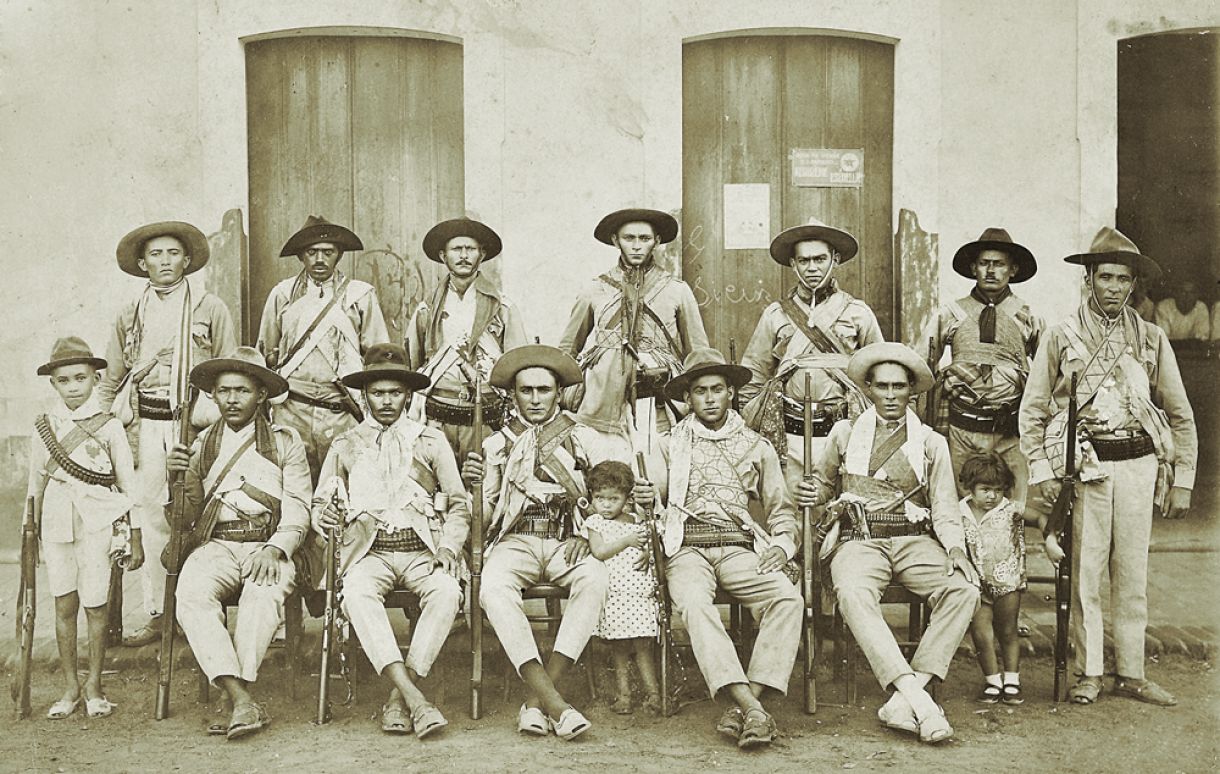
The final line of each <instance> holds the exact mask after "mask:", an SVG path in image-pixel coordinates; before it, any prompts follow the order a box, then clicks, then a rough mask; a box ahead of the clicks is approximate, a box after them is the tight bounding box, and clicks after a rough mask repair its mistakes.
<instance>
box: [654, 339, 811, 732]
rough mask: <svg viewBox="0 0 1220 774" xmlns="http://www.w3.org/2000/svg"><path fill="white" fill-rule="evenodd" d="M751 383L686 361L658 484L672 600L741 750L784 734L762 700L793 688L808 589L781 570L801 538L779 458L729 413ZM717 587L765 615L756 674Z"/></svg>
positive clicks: (710, 360)
mask: <svg viewBox="0 0 1220 774" xmlns="http://www.w3.org/2000/svg"><path fill="white" fill-rule="evenodd" d="M749 380H750V371H749V370H748V369H746V368H743V367H742V366H738V365H732V364H729V363H726V362H725V359H724V356H723V355H721V354H720V352H718V351H717V350H715V349H711V348H706V349H697V350H695V351H694V352H692V353H691V354H690V356H688V357H687V358H686V362H685V363H684V365H683V369H682V373H681V374H679V375H678V376H676V377H674V379H673V380H671V381H670V382H669V384H668V385H666V387H665V392H666V394H667V395H668V396H669V397H670V399H672V400H680V401H684V402H685V403H686V404H687V405H688V406H690V408H691V413H690V414H688V415H687V416H686V418H684V419H683V420H682V421H680V422H678V424H677V425H676V426H675V427H674V428H673V430H671V431H670V433H669V434H668V435H667V436H666V437H665V438H664V439H662V443H661V451H662V455H663V457H664V459H665V463H666V464H665V470H664V475H663V476H660V477H659V479H660V481H661V483H662V488H663V489H664V490H667V491H666V492H665V494H667V496H668V503H669V508H668V509H667V510H666V512H665V514H666V518H665V533H664V538H663V539H664V546H665V553H666V555H667V556H669V559H668V569H667V579H668V583H669V595H670V599H672V600H673V604H674V608H675V610H676V611H677V613H678V615H680V616H681V617H682V621H683V623H684V624H685V626H686V630H687V632H689V634H690V642H691V647H692V648H693V650H694V653H695V661H697V662H698V664H699V670H700V671H701V672H702V673H703V679H704V680H706V681H707V686H708V690H709V691H710V692H711V694H712V696H713V697H714V696H716V694H717V693H720V692H721V691H723V692H724V693H727V694H728V696H729V698H730V699H731V700H732V704H731V706H730V707H729V709H728V710H726V711H725V713H724V714H723V715H722V716H721V718H720V720H719V721H718V722H717V724H716V730H717V731H719V732H720V733H722V734H724V735H726V736H728V737H730V738H732V739H733V740H734V741H735V742H737V746H738V747H741V748H748V747H756V746H759V745H765V744H770V743H771V741H772V740H773V739H774V738H775V734H776V727H775V719H774V718H772V717H771V715H770V713H768V712H767V711H766V709H764V708H763V705H762V703H761V702H760V701H759V698H760V697H761V696H762V695H763V693H764V691H767V690H770V691H776V692H778V693H781V694H784V693H787V692H788V678H789V677H790V676H791V674H792V665H793V663H794V662H795V661H796V650H797V644H798V643H799V642H800V638H801V618H802V615H803V604H802V600H801V593H800V592H799V591H798V590H797V588H796V586H795V585H794V584H793V582H792V581H791V580H789V578H788V576H786V575H785V574H784V572H783V570H784V565H785V564H786V563H787V562H788V561H790V560H791V559H792V558H793V556H795V555H796V549H797V546H798V544H799V540H800V538H799V533H798V531H797V523H796V510H795V508H794V507H793V504H792V498H791V496H790V495H789V494H788V487H787V486H786V484H785V483H784V474H783V469H782V468H781V467H780V463H779V456H778V455H776V453H775V450H774V449H773V448H772V447H771V445H770V444H769V443H767V441H766V440H765V439H764V438H763V437H762V436H761V435H759V434H758V433H756V432H754V431H753V430H751V429H750V428H748V427H746V425H745V422H744V421H742V419H741V415H739V414H738V413H737V412H736V411H733V410H732V408H730V406H731V404H732V399H733V392H734V391H735V390H737V389H738V388H740V387H741V386H742V385H743V384H745V383H746V382H748V381H749ZM635 497H636V503H637V504H639V505H641V506H643V507H647V506H648V505H650V504H651V503H652V501H653V499H654V498H655V497H656V489H654V488H653V486H652V484H651V483H649V482H640V483H638V484H637V486H636V490H635ZM751 501H754V502H756V503H759V504H761V505H762V509H763V512H764V513H765V515H766V522H767V530H766V531H763V530H762V529H761V528H757V527H755V526H754V519H753V517H752V516H751V515H750V511H749V503H750V502H751ZM717 587H719V588H723V589H724V590H725V591H727V592H728V593H729V594H731V595H733V597H734V598H735V599H737V600H738V601H740V602H741V603H742V604H744V605H746V606H747V607H749V608H750V613H751V614H752V615H755V616H758V617H759V618H760V622H759V629H758V637H757V638H756V639H755V641H754V653H753V655H752V656H751V658H750V667H749V670H745V669H742V666H741V660H740V659H739V658H738V656H737V651H736V649H735V647H734V645H733V641H732V639H731V638H730V637H729V634H728V632H727V631H725V628H724V622H723V621H721V620H720V612H719V611H718V610H717V608H716V605H715V603H714V600H715V597H716V589H717Z"/></svg>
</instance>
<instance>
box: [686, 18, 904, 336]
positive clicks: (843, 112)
mask: <svg viewBox="0 0 1220 774" xmlns="http://www.w3.org/2000/svg"><path fill="white" fill-rule="evenodd" d="M682 134H683V137H682V139H683V144H682V162H683V194H682V225H683V230H684V236H683V253H682V256H683V259H682V261H683V262H682V266H683V277H684V278H685V279H686V281H687V282H689V283H690V284H691V286H692V288H693V289H694V292H695V296H696V298H697V300H698V301H699V302H700V306H701V308H702V312H703V320H704V323H705V325H706V327H707V331H708V335H709V337H710V338H711V340H712V344H713V346H716V347H719V348H720V349H721V350H723V351H725V352H726V354H727V347H728V342H729V339H730V338H734V339H736V341H737V343H738V348H739V349H742V348H744V346H745V343H746V342H747V341H748V340H749V336H750V334H751V333H752V332H753V330H754V326H755V324H756V323H757V322H758V318H759V315H760V314H761V313H762V310H763V309H764V308H765V307H766V305H767V303H769V302H770V301H772V300H775V299H778V298H779V297H780V296H781V294H782V293H784V292H786V291H787V290H789V289H790V288H791V286H792V282H793V280H792V274H791V271H789V270H783V271H781V269H782V268H783V267H781V266H779V265H778V264H776V263H775V262H774V261H772V260H771V258H770V256H769V255H768V253H767V250H766V249H765V247H759V248H751V249H726V248H725V241H724V236H725V231H724V229H725V223H724V211H725V201H724V200H725V186H726V185H733V184H750V183H753V184H766V185H768V186H769V192H768V193H769V196H768V199H767V204H768V207H767V209H768V211H769V225H768V230H767V240H768V241H769V239H770V238H771V237H774V236H775V234H777V233H779V232H780V231H781V230H782V229H784V228H788V227H790V226H795V225H800V224H802V223H804V222H806V221H807V220H808V219H809V218H810V217H817V218H818V219H820V220H822V221H825V222H827V223H829V224H831V225H835V226H838V227H840V228H844V229H846V230H847V231H850V232H851V233H852V234H854V235H855V236H856V238H857V239H859V240H860V254H859V256H858V257H857V258H856V259H855V260H853V261H851V262H850V263H847V264H846V265H844V266H843V267H842V268H841V269H840V270H839V273H838V275H837V276H838V278H839V282H840V283H841V285H842V286H843V287H844V288H845V289H846V290H847V291H848V292H849V293H852V294H853V295H855V296H857V297H860V298H863V299H864V300H865V301H867V302H868V303H869V305H871V306H872V308H873V310H874V311H875V312H876V313H877V318H878V320H879V321H880V323H881V329H882V331H883V332H884V333H885V335H886V337H887V338H892V337H893V334H894V325H895V322H896V320H897V310H896V309H895V301H894V272H893V268H894V267H893V256H894V247H893V232H892V228H891V222H892V207H891V165H892V160H893V146H894V49H893V46H891V45H889V44H886V43H879V42H874V41H868V40H861V39H856V38H844V37H834V36H828V35H774V36H762V35H758V36H753V35H752V36H744V37H723V38H715V39H711V40H700V41H691V42H688V43H686V44H684V45H683V47H682ZM803 149H862V150H863V151H864V153H863V163H864V179H863V183H862V185H861V186H860V187H804V186H801V185H797V183H808V182H811V181H810V180H807V179H804V175H802V174H798V175H797V176H796V178H795V179H794V175H793V170H792V157H791V152H792V151H794V150H796V151H797V155H798V156H799V155H800V154H801V152H802V150H803ZM755 190H756V191H757V190H761V189H755Z"/></svg>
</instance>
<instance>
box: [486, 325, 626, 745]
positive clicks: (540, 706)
mask: <svg viewBox="0 0 1220 774" xmlns="http://www.w3.org/2000/svg"><path fill="white" fill-rule="evenodd" d="M580 380H581V372H580V366H578V365H577V364H576V361H575V360H573V359H572V358H571V357H569V356H568V355H566V354H564V353H563V352H561V351H560V350H558V349H556V348H555V347H549V346H546V345H543V344H527V345H526V346H524V347H517V348H516V349H510V350H509V351H508V352H506V353H504V356H503V357H501V358H500V359H499V360H498V361H496V365H495V367H494V368H493V369H492V371H491V383H492V385H493V386H495V387H499V388H500V389H502V390H507V391H509V393H510V394H511V395H512V397H513V401H514V403H515V404H516V408H517V417H514V418H513V419H512V420H511V421H510V422H509V423H508V424H506V425H505V426H504V427H503V428H502V429H501V430H500V431H499V432H497V433H495V434H494V435H492V436H490V437H488V439H487V440H486V442H484V444H483V449H482V452H483V453H482V454H481V455H480V454H477V453H474V452H471V453H470V454H468V455H467V457H466V460H465V461H464V463H463V465H462V478H464V479H466V481H467V482H471V483H473V482H477V481H479V480H482V482H483V498H484V512H485V513H490V514H491V518H490V520H489V524H488V532H489V534H490V536H491V537H490V539H489V541H488V545H487V549H486V552H485V556H486V557H487V560H486V563H485V564H484V565H483V576H482V577H483V583H482V589H481V593H480V599H479V604H480V605H481V606H482V608H483V610H484V611H485V612H486V613H487V620H488V621H490V622H491V626H492V628H493V629H495V631H496V637H497V638H499V640H500V644H501V645H502V646H503V647H504V653H505V654H506V655H507V656H508V659H509V661H511V662H512V665H513V667H514V668H515V669H516V670H517V673H518V674H519V675H521V679H522V680H523V681H524V682H525V688H526V696H525V702H524V703H523V704H522V705H521V709H520V710H519V711H518V713H517V730H518V731H520V732H522V733H525V734H532V735H535V736H546V735H547V734H548V733H550V732H552V731H553V732H554V733H555V734H556V735H557V736H559V737H560V738H562V739H574V738H575V737H577V736H578V735H580V734H582V733H584V732H585V731H588V730H589V727H590V725H591V724H590V723H589V720H588V719H587V718H586V717H585V716H584V715H583V714H581V713H580V711H579V710H577V709H576V708H575V707H573V706H571V705H570V704H568V702H567V700H566V699H564V698H563V696H562V695H561V694H560V693H559V691H558V690H556V688H555V685H556V683H558V682H559V681H560V679H562V677H563V676H564V674H566V673H567V671H568V668H569V667H571V666H572V664H574V663H575V662H576V659H578V658H580V654H581V652H583V651H584V649H585V645H587V644H588V642H589V637H591V636H592V635H593V630H594V628H596V626H597V621H598V618H599V617H600V616H601V611H602V604H603V602H605V599H606V590H607V588H608V586H609V583H610V575H609V571H608V570H607V569H606V566H605V565H604V564H602V563H601V562H600V561H598V560H597V559H596V558H595V557H594V556H593V555H592V554H591V553H590V550H589V541H588V540H587V539H586V538H585V536H584V514H583V513H581V511H580V508H579V506H578V505H577V503H578V502H580V501H581V500H583V499H584V498H586V497H587V496H588V492H587V491H586V490H585V483H584V472H585V471H586V470H588V469H589V468H590V467H592V465H594V464H596V463H598V462H601V459H600V458H592V459H591V456H592V455H593V454H594V453H595V451H594V450H595V449H596V448H597V446H598V444H599V442H600V437H599V435H598V433H597V432H595V431H593V430H591V429H590V428H588V427H585V426H584V425H580V424H577V422H576V420H575V419H574V418H573V417H572V415H571V414H568V413H567V412H564V411H562V410H560V408H559V392H560V390H562V389H563V388H565V387H569V386H571V385H574V384H579V383H580ZM535 583H554V584H557V585H560V586H564V587H565V588H567V589H568V590H569V596H568V604H567V605H566V606H565V608H564V613H563V621H562V622H561V623H560V625H559V632H558V633H557V635H556V637H555V648H554V651H553V652H552V653H551V657H550V658H549V659H547V663H546V665H545V666H543V664H542V659H541V657H540V656H539V655H538V646H537V643H535V641H534V633H533V631H532V630H531V628H530V623H529V620H528V619H527V618H526V616H525V609H524V606H523V602H522V599H521V592H522V590H524V589H526V588H528V587H529V586H531V585H533V584H535Z"/></svg>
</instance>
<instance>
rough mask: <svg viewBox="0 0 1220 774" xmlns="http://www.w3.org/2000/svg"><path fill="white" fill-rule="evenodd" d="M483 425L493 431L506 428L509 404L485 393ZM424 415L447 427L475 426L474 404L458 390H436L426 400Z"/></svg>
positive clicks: (491, 394)
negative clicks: (505, 416)
mask: <svg viewBox="0 0 1220 774" xmlns="http://www.w3.org/2000/svg"><path fill="white" fill-rule="evenodd" d="M482 403H483V423H484V424H485V425H487V426H488V427H490V428H491V429H492V430H499V429H500V428H501V427H503V426H504V415H505V413H506V411H505V409H506V408H507V402H506V401H505V400H504V398H502V397H500V396H499V395H497V394H496V393H494V392H485V393H483V400H482ZM424 413H425V414H427V416H428V418H429V419H434V420H436V421H437V422H440V423H442V424H446V425H461V426H462V427H470V426H471V425H473V424H474V403H473V402H471V400H470V399H469V398H467V397H466V396H464V395H459V394H458V393H457V391H456V390H444V389H434V390H432V392H431V393H429V394H428V396H427V397H426V398H425V399H424Z"/></svg>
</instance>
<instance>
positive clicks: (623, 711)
mask: <svg viewBox="0 0 1220 774" xmlns="http://www.w3.org/2000/svg"><path fill="white" fill-rule="evenodd" d="M610 710H611V711H612V712H614V714H616V715H630V714H631V695H630V694H623V695H622V696H619V697H618V698H617V699H615V700H614V702H613V703H612V704H611V705H610Z"/></svg>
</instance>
